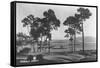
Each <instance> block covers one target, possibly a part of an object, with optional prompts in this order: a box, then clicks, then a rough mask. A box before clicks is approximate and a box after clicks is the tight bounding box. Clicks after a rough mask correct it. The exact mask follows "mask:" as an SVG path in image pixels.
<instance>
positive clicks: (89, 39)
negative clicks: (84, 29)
mask: <svg viewBox="0 0 100 68" xmlns="http://www.w3.org/2000/svg"><path fill="white" fill-rule="evenodd" d="M76 40H77V42H82V37H77V38H76ZM84 42H93V43H94V42H96V38H94V37H91V36H86V37H84Z"/></svg>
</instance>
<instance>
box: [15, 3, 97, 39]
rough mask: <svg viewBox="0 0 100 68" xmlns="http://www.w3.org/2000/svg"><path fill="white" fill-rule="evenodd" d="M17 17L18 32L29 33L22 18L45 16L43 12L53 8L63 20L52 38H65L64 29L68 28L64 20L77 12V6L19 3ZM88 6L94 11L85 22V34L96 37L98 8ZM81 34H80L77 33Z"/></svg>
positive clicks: (53, 32)
mask: <svg viewBox="0 0 100 68" xmlns="http://www.w3.org/2000/svg"><path fill="white" fill-rule="evenodd" d="M16 7H17V9H16V13H17V18H16V21H17V22H16V24H17V25H16V30H17V33H18V32H23V33H25V34H28V30H27V28H23V26H22V25H23V24H22V23H21V20H22V19H23V18H25V17H26V16H28V15H30V14H33V15H34V16H35V17H40V18H43V12H44V11H47V10H48V9H52V10H54V12H55V15H56V17H57V18H58V19H59V20H60V21H61V26H60V28H59V29H58V31H52V32H51V33H52V39H65V38H64V36H65V33H64V30H65V29H66V28H67V27H65V26H63V22H64V20H65V19H66V18H67V17H68V16H73V15H74V14H75V13H77V8H80V6H79V7H77V6H59V5H42V4H27V3H17V6H16ZM84 8H88V9H89V10H90V12H91V13H92V16H91V17H90V18H89V19H87V20H86V21H85V22H84V35H85V36H92V37H96V8H93V7H84ZM77 36H79V35H77Z"/></svg>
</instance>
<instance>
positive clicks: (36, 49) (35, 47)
mask: <svg viewBox="0 0 100 68" xmlns="http://www.w3.org/2000/svg"><path fill="white" fill-rule="evenodd" d="M37 51H38V42H35V43H34V52H37Z"/></svg>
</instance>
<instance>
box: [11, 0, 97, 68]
mask: <svg viewBox="0 0 100 68" xmlns="http://www.w3.org/2000/svg"><path fill="white" fill-rule="evenodd" d="M16 3H28V4H29V3H30V4H44V5H59V6H81V7H95V8H96V53H97V54H96V60H95V61H79V62H67V63H66V62H65V63H49V64H35V65H16ZM10 11H11V13H10V14H11V16H10V19H11V20H10V21H11V23H10V25H11V28H10V30H11V31H10V37H11V39H10V44H11V46H10V48H11V50H10V65H11V66H13V67H21V66H40V65H56V64H70V63H75V64H76V63H88V62H98V6H93V5H76V4H59V3H44V2H29V1H12V2H11V3H10Z"/></svg>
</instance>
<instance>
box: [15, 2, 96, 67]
mask: <svg viewBox="0 0 100 68" xmlns="http://www.w3.org/2000/svg"><path fill="white" fill-rule="evenodd" d="M96 12H97V8H96V7H92V6H91V7H90V6H78V5H60V4H59V5H56V4H42V3H41V4H40V3H16V44H15V47H16V48H15V49H16V56H15V57H16V65H18V66H20V65H26V66H27V65H33V66H34V65H47V64H62V63H66V64H67V63H79V62H92V61H97V43H96V41H97V34H96V25H97V21H96V20H97V19H96V18H97V16H96V14H97V13H96Z"/></svg>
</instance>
